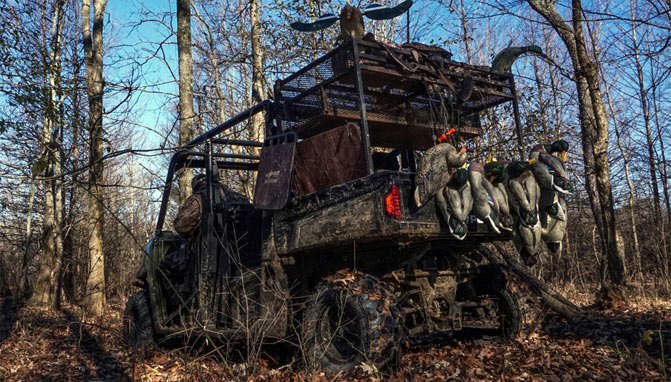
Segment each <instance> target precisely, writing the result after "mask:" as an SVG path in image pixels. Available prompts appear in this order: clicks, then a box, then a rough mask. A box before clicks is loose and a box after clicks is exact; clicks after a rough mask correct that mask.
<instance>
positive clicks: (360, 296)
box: [124, 39, 524, 371]
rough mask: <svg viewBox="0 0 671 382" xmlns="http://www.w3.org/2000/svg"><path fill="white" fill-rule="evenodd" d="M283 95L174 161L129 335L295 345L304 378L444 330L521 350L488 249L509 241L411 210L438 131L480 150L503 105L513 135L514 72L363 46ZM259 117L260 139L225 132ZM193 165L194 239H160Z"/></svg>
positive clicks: (324, 62)
mask: <svg viewBox="0 0 671 382" xmlns="http://www.w3.org/2000/svg"><path fill="white" fill-rule="evenodd" d="M466 86H468V87H470V89H466V90H467V91H469V93H470V94H469V97H468V98H467V99H464V98H466V97H463V96H459V95H458V93H460V92H463V91H464V88H465V87H466ZM274 93H275V94H274V101H264V102H262V103H260V104H258V105H256V106H254V107H252V108H250V109H249V110H246V111H244V112H242V113H240V114H239V115H237V116H235V117H233V118H231V119H230V120H228V121H226V122H225V123H223V124H221V125H219V126H217V127H215V128H213V129H212V130H210V131H208V132H206V133H204V134H203V135H201V136H199V137H197V138H195V139H193V140H192V141H191V142H190V143H189V144H187V145H186V146H184V147H183V148H181V150H179V151H178V152H177V153H175V154H174V155H173V157H172V159H171V161H170V166H169V168H168V173H167V179H166V182H165V191H164V193H163V199H162V203H161V209H160V213H159V216H158V222H157V225H156V232H155V234H154V237H153V239H152V240H151V241H150V242H149V243H148V244H147V246H146V256H145V260H144V264H143V265H142V267H141V269H140V271H139V272H138V276H137V285H138V286H139V288H140V289H139V291H138V292H137V293H135V294H133V295H132V296H131V297H130V299H129V301H128V305H127V309H126V315H125V321H124V322H125V332H126V336H127V338H128V340H129V341H130V342H132V343H135V344H139V343H143V342H146V341H150V340H153V339H162V338H171V337H176V336H177V337H178V336H185V335H194V336H200V337H202V336H206V337H207V338H208V339H211V340H214V341H227V342H229V341H230V342H236V341H239V342H244V341H247V340H248V339H249V338H250V336H253V337H254V338H256V339H258V340H259V341H261V340H270V339H273V340H287V341H292V342H293V343H295V344H297V345H298V347H299V348H300V350H301V354H302V357H303V359H304V361H305V364H306V366H308V367H315V368H321V369H325V370H328V371H338V370H343V369H348V368H351V367H353V366H356V365H358V364H361V363H362V362H367V363H369V364H373V365H375V366H376V367H378V368H381V367H388V366H392V365H393V364H394V363H395V361H396V360H397V359H398V357H399V355H400V351H401V348H402V344H404V343H408V342H409V341H408V339H410V340H413V339H418V338H419V339H421V338H422V337H425V338H426V337H429V335H434V334H437V333H439V334H452V333H455V332H457V331H461V330H464V329H469V330H476V331H483V332H489V333H490V334H491V333H494V334H498V335H500V336H503V337H507V338H513V337H515V336H516V334H517V332H518V331H519V330H520V326H521V324H522V319H523V317H522V316H523V311H524V309H522V307H521V305H522V304H521V303H520V302H519V301H518V300H517V297H518V296H517V294H516V292H515V288H511V287H510V285H509V284H510V283H509V279H508V278H507V277H506V274H505V273H504V272H502V271H501V269H499V268H497V267H496V266H495V265H492V264H486V261H484V260H483V258H482V256H480V254H479V253H478V251H479V249H478V248H479V245H480V244H481V243H484V242H488V241H496V240H509V239H510V236H509V235H507V234H498V233H494V232H491V231H490V230H489V228H488V227H487V226H486V225H485V224H483V223H482V222H481V221H479V220H478V219H476V218H475V217H472V218H471V219H470V221H469V227H468V229H469V233H468V235H467V237H466V238H465V239H464V240H456V239H455V238H454V237H453V236H452V235H450V234H449V232H448V230H447V226H446V222H445V221H444V219H442V217H441V215H440V214H438V213H437V208H436V203H434V202H433V201H431V202H429V203H426V204H425V205H423V206H422V207H417V206H416V204H415V203H414V199H413V192H414V187H415V173H416V171H417V161H418V158H419V156H420V155H421V153H422V152H423V151H425V150H427V149H429V148H430V147H432V146H433V145H435V142H436V137H437V136H439V135H440V133H441V132H444V131H448V130H450V129H452V131H453V132H455V133H454V134H453V136H454V137H455V138H456V139H459V140H463V141H467V142H468V141H472V140H474V139H475V138H477V137H478V136H479V135H480V133H481V125H480V123H481V121H480V116H481V114H482V113H483V112H485V111H486V110H488V109H491V108H493V107H495V106H498V105H502V104H506V103H508V105H509V107H510V108H511V109H512V111H513V114H514V116H515V122H516V124H517V128H518V129H519V121H518V117H517V116H518V111H517V110H518V109H517V101H516V96H515V86H514V81H513V77H512V75H510V74H502V73H497V72H494V71H492V70H491V68H489V67H482V66H473V65H467V64H464V63H459V62H455V61H452V60H451V56H450V54H449V53H448V52H446V51H443V50H441V49H437V48H433V47H427V46H422V45H408V46H401V47H397V46H387V45H383V44H379V43H377V42H372V41H365V40H359V39H354V40H352V41H351V42H348V43H344V44H342V45H341V46H339V47H338V48H336V49H334V50H332V51H330V52H329V53H327V54H325V55H324V56H322V57H321V58H319V59H317V60H316V61H314V62H313V63H311V64H310V65H308V66H306V67H304V68H302V69H301V70H299V71H297V72H296V73H294V74H292V75H291V76H289V77H288V78H286V79H283V80H279V81H277V82H276V84H275V89H274ZM259 113H263V115H264V116H265V121H266V126H265V134H266V135H265V136H266V139H265V140H264V142H252V141H243V140H235V139H229V138H227V137H226V136H227V133H230V131H231V129H236V130H239V129H240V128H244V127H245V126H246V124H248V123H249V122H250V119H251V118H252V116H254V115H257V114H259ZM517 133H518V138H519V130H518V131H517ZM185 168H191V169H199V170H200V171H202V172H204V174H205V175H206V179H207V188H206V192H205V193H204V201H205V202H204V209H203V216H202V219H201V223H200V230H199V232H198V234H197V235H196V236H195V237H193V238H191V239H190V240H188V241H187V240H185V239H184V238H182V237H180V236H179V235H177V234H175V233H173V232H171V231H170V230H166V229H165V228H164V226H165V220H166V216H167V211H168V206H169V204H170V193H171V190H172V187H173V182H174V175H175V173H176V172H177V171H179V170H182V169H185ZM239 171H256V172H257V174H256V185H255V193H254V196H253V200H252V201H245V200H239V198H238V199H237V200H236V201H230V200H226V198H225V197H222V196H221V195H222V193H221V192H219V190H220V188H221V186H222V184H221V183H222V182H225V180H226V179H232V178H233V177H235V176H236V174H237V172H239ZM175 259H177V261H176V260H175ZM180 259H181V260H180ZM175 263H177V265H175Z"/></svg>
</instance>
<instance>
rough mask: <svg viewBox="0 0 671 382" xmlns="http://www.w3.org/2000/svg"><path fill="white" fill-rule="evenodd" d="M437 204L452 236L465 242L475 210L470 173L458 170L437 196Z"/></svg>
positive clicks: (461, 169)
mask: <svg viewBox="0 0 671 382" xmlns="http://www.w3.org/2000/svg"><path fill="white" fill-rule="evenodd" d="M436 203H437V207H438V210H439V211H440V212H441V214H442V215H443V218H444V219H445V221H446V222H447V227H448V230H449V231H450V234H451V235H452V236H454V237H455V238H456V239H458V240H463V239H464V238H465V237H466V234H467V233H468V224H467V221H468V216H469V215H470V213H471V209H472V208H473V197H472V196H471V186H470V184H469V182H468V171H466V170H465V169H463V168H459V169H457V170H456V171H455V172H454V173H453V174H452V176H451V177H450V181H449V182H448V183H447V186H445V187H444V188H443V189H442V190H441V192H439V193H438V194H436Z"/></svg>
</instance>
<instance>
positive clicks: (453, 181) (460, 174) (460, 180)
mask: <svg viewBox="0 0 671 382" xmlns="http://www.w3.org/2000/svg"><path fill="white" fill-rule="evenodd" d="M466 182H468V170H466V169H465V168H463V167H460V168H458V169H457V170H456V171H455V172H454V173H453V174H452V176H451V177H450V181H449V182H448V183H447V186H448V187H450V188H452V189H455V190H459V189H461V188H462V187H463V186H464V185H465V184H466Z"/></svg>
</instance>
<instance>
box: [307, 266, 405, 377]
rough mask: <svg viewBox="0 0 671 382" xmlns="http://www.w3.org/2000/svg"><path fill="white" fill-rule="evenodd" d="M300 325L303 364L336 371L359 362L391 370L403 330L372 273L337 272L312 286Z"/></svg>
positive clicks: (393, 304) (392, 304) (386, 293)
mask: <svg viewBox="0 0 671 382" xmlns="http://www.w3.org/2000/svg"><path fill="white" fill-rule="evenodd" d="M303 317H304V318H303V324H302V334H303V335H302V340H303V341H302V346H303V349H302V350H303V356H304V359H305V362H306V366H307V367H308V368H311V369H313V370H315V369H321V370H324V371H327V372H331V373H336V372H340V371H346V370H349V369H352V368H354V367H355V366H357V365H359V364H361V363H362V362H364V363H367V364H369V365H374V366H375V367H376V368H377V370H383V369H385V368H394V367H396V366H397V364H398V360H399V359H400V355H401V340H402V338H403V329H402V325H401V317H400V312H399V310H398V307H397V305H396V300H395V297H394V295H393V293H392V292H391V291H389V290H388V289H387V288H386V287H385V286H384V284H382V283H381V282H380V281H379V280H377V279H376V278H375V277H373V276H370V275H365V274H362V273H360V272H351V271H341V272H337V273H336V274H335V275H334V276H332V277H330V278H327V280H326V281H324V282H322V283H321V284H319V285H318V286H317V290H316V292H315V293H314V294H313V296H312V298H311V300H310V301H309V302H308V306H307V307H306V310H305V314H304V316H303Z"/></svg>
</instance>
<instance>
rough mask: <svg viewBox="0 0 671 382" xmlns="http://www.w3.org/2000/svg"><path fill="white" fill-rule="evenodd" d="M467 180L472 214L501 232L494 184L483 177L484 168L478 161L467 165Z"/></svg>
mask: <svg viewBox="0 0 671 382" xmlns="http://www.w3.org/2000/svg"><path fill="white" fill-rule="evenodd" d="M468 182H469V183H470V185H471V195H472V197H473V214H474V215H475V217H477V218H478V219H480V220H482V221H484V222H485V223H486V224H487V226H488V227H489V228H490V229H491V230H492V231H494V232H496V233H501V231H500V230H499V228H498V226H499V218H498V211H499V210H500V208H499V203H498V200H497V198H496V195H495V194H494V186H493V185H492V184H491V183H490V182H489V180H487V178H486V177H485V169H484V167H483V166H482V165H481V164H480V163H471V164H470V165H469V166H468ZM490 202H491V205H490Z"/></svg>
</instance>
